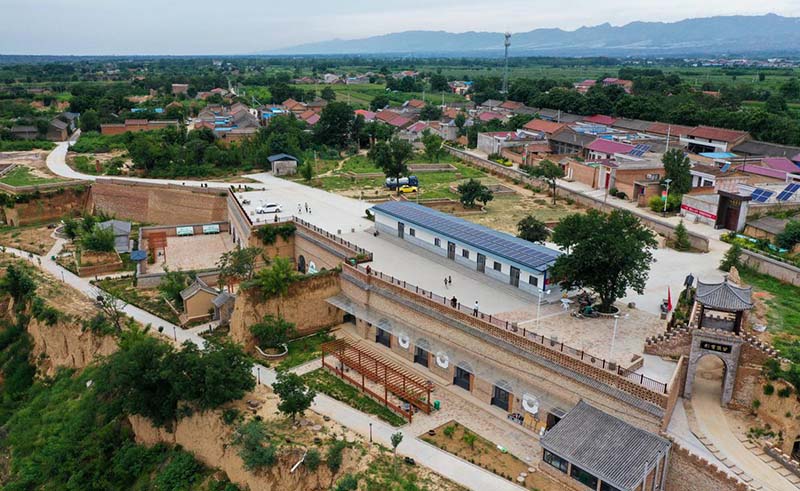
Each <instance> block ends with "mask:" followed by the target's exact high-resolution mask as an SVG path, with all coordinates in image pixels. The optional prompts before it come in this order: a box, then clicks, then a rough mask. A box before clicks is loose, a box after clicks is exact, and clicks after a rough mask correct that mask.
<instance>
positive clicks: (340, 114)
mask: <svg viewBox="0 0 800 491" xmlns="http://www.w3.org/2000/svg"><path fill="white" fill-rule="evenodd" d="M354 120H355V116H354V114H353V108H351V107H350V106H349V105H347V104H346V103H344V102H331V103H330V104H328V105H327V106H325V109H323V110H322V113H321V114H320V116H319V121H317V124H316V125H314V138H315V139H316V140H317V142H318V143H320V144H322V145H328V146H330V147H335V148H344V147H346V146H348V145H349V144H350V142H351V141H352V137H353V135H352V129H353V121H354Z"/></svg>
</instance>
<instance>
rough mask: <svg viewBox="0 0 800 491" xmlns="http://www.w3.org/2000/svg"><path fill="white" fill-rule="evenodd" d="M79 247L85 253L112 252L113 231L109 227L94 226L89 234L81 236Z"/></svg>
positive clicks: (84, 233)
mask: <svg viewBox="0 0 800 491" xmlns="http://www.w3.org/2000/svg"><path fill="white" fill-rule="evenodd" d="M81 247H82V248H83V249H85V250H87V251H97V252H113V251H114V230H113V229H112V228H111V227H106V228H100V227H98V226H95V227H94V229H92V230H91V231H89V232H83V233H82V234H81Z"/></svg>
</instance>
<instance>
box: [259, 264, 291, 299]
mask: <svg viewBox="0 0 800 491" xmlns="http://www.w3.org/2000/svg"><path fill="white" fill-rule="evenodd" d="M295 278H297V272H296V271H295V270H294V267H293V266H292V263H291V262H289V260H288V259H286V258H285V257H276V258H275V259H273V260H272V265H271V266H270V267H269V268H264V269H262V270H260V271H258V272H257V273H256V274H255V275H254V276H253V280H252V281H251V282H249V283H250V285H251V286H255V287H256V288H258V290H259V291H260V292H261V295H262V296H263V298H265V299H266V298H270V297H283V296H285V295H286V294H287V293H288V292H289V285H291V284H292V283H293V282H294V280H295Z"/></svg>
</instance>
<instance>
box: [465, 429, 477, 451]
mask: <svg viewBox="0 0 800 491" xmlns="http://www.w3.org/2000/svg"><path fill="white" fill-rule="evenodd" d="M461 439H462V440H464V443H466V444H467V445H469V448H475V440H477V439H478V437H477V436H476V435H475V433H473V432H471V431H469V430H465V431H464V436H462V437H461Z"/></svg>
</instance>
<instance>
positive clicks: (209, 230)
mask: <svg viewBox="0 0 800 491" xmlns="http://www.w3.org/2000/svg"><path fill="white" fill-rule="evenodd" d="M203 233H204V234H218V233H219V224H218V223H215V224H213V225H203Z"/></svg>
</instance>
